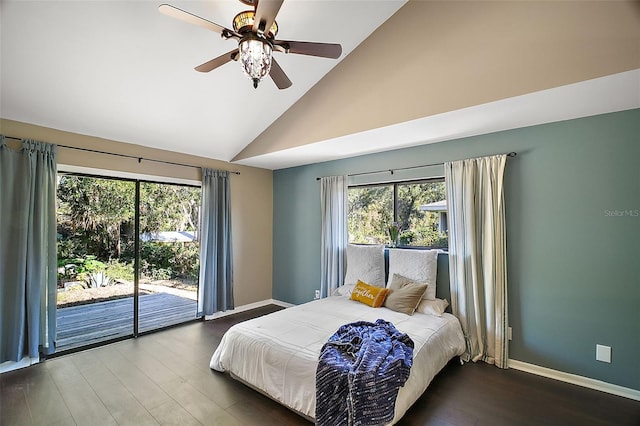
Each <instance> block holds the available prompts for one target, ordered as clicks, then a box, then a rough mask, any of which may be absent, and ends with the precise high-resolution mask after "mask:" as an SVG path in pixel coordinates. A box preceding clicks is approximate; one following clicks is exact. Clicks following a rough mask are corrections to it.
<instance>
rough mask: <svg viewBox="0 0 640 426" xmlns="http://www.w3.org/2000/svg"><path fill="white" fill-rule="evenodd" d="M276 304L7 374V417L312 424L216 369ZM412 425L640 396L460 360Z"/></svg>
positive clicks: (542, 421) (525, 420)
mask: <svg viewBox="0 0 640 426" xmlns="http://www.w3.org/2000/svg"><path fill="white" fill-rule="evenodd" d="M277 309H280V308H278V307H276V306H268V307H264V308H259V309H255V310H253V311H250V312H245V313H241V314H237V315H233V316H229V317H224V318H220V319H217V320H213V321H208V322H199V323H191V324H188V325H184V326H180V327H176V328H172V329H168V330H164V331H161V332H158V333H155V334H150V335H146V336H143V337H140V338H138V339H135V340H126V341H122V342H118V343H113V344H110V345H107V346H103V347H100V348H95V349H91V350H87V351H83V352H78V353H75V354H71V355H66V356H61V357H58V358H53V359H50V360H47V361H46V362H44V363H41V364H38V365H35V366H32V367H29V368H26V369H22V370H17V371H12V372H9V373H4V374H2V375H0V393H1V398H0V424H2V425H116V424H118V425H125V424H131V425H146V424H151V425H156V424H163V425H200V424H206V425H279V426H282V425H309V424H310V423H309V422H307V421H306V420H304V419H303V418H301V417H299V416H298V415H296V414H294V413H292V412H291V411H289V410H287V409H286V408H284V407H282V406H280V405H279V404H277V403H275V402H273V401H271V400H270V399H268V398H266V397H264V396H262V395H260V394H259V393H257V392H255V391H253V390H251V389H249V388H247V387H245V386H244V385H242V384H240V383H238V382H236V381H234V380H233V379H231V378H230V377H229V376H228V375H225V374H220V373H216V372H213V371H211V370H210V369H209V359H210V357H211V354H212V353H213V350H214V348H215V347H216V346H217V345H218V343H219V342H220V339H221V337H222V335H223V334H224V332H225V331H226V330H227V329H228V328H229V327H230V326H231V325H233V324H235V323H237V322H239V321H242V320H245V319H248V318H251V317H254V316H259V315H264V314H266V313H269V312H272V311H274V310H277ZM400 424H402V425H442V426H451V425H460V426H462V425H464V426H466V425H580V426H588V425H635V426H638V425H640V402H638V401H633V400H630V399H626V398H621V397H616V396H612V395H609V394H605V393H602V392H598V391H594V390H590V389H585V388H581V387H578V386H574V385H570V384H566V383H562V382H558V381H555V380H551V379H546V378H542V377H538V376H534V375H531V374H528V373H523V372H519V371H515V370H499V369H497V368H495V367H493V366H489V365H486V364H466V365H464V366H460V365H458V364H457V363H455V362H452V363H450V364H449V365H448V366H447V367H445V369H444V370H443V371H442V372H441V373H440V374H439V375H438V376H437V377H436V378H435V379H434V381H433V382H432V383H431V385H430V386H429V389H428V390H427V392H426V393H425V394H424V395H423V396H422V397H421V398H420V399H419V400H418V401H417V402H416V403H415V405H414V406H413V407H412V408H411V410H410V411H409V412H408V413H407V414H406V415H405V417H404V418H403V419H402V421H401V422H400Z"/></svg>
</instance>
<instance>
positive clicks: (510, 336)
mask: <svg viewBox="0 0 640 426" xmlns="http://www.w3.org/2000/svg"><path fill="white" fill-rule="evenodd" d="M507 338H508V339H509V340H513V329H512V328H511V327H507Z"/></svg>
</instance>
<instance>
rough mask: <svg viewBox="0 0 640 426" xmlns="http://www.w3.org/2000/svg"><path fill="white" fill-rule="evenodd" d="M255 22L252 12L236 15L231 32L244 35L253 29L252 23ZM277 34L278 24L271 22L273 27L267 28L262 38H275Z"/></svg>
mask: <svg viewBox="0 0 640 426" xmlns="http://www.w3.org/2000/svg"><path fill="white" fill-rule="evenodd" d="M255 20H256V13H255V12H254V11H253V10H245V11H244V12H240V13H238V14H237V15H236V16H235V17H234V18H233V30H234V31H235V32H237V33H240V34H244V33H246V32H249V31H251V30H252V28H253V23H254V22H255ZM277 34H278V23H277V22H276V21H273V25H271V28H269V31H268V32H265V34H264V36H265V37H268V38H271V39H273V38H275V36H276V35H277Z"/></svg>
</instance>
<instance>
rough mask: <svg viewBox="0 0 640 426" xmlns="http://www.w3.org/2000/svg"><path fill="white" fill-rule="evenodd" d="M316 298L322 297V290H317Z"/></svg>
mask: <svg viewBox="0 0 640 426" xmlns="http://www.w3.org/2000/svg"><path fill="white" fill-rule="evenodd" d="M314 299H320V290H316V297H314Z"/></svg>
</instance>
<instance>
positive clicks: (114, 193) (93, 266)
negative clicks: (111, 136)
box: [56, 175, 135, 350]
mask: <svg viewBox="0 0 640 426" xmlns="http://www.w3.org/2000/svg"><path fill="white" fill-rule="evenodd" d="M57 204H58V205H57V212H58V213H57V219H58V226H57V227H58V235H57V240H58V292H57V332H56V348H57V350H65V349H71V348H75V347H78V346H84V345H91V344H95V343H98V342H102V341H104V340H110V339H115V338H119V337H123V336H128V335H132V334H133V323H134V317H133V310H134V309H133V295H134V279H133V278H134V270H133V264H134V257H135V253H134V250H133V246H134V241H135V240H134V218H135V182H131V181H123V180H116V179H103V178H98V177H88V176H73V175H60V176H59V177H58V191H57Z"/></svg>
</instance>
